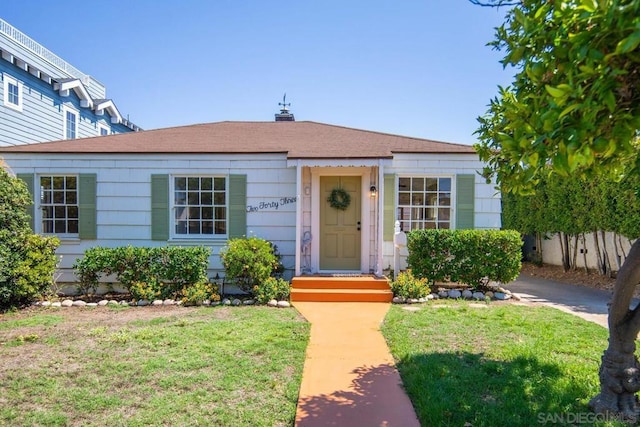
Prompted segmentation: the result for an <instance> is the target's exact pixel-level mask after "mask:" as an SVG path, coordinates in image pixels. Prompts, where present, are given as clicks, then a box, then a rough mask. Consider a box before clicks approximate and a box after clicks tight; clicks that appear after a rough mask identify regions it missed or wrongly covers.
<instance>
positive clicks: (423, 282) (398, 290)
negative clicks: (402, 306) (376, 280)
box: [391, 270, 431, 299]
mask: <svg viewBox="0 0 640 427" xmlns="http://www.w3.org/2000/svg"><path fill="white" fill-rule="evenodd" d="M391 291H392V292H393V295H394V296H396V297H402V298H414V299H417V298H424V297H426V296H427V295H428V294H429V293H430V292H431V288H429V282H428V281H427V279H426V278H420V279H419V278H417V277H414V276H413V274H412V273H411V270H407V271H403V272H401V273H399V274H398V277H397V278H396V280H394V281H393V282H391Z"/></svg>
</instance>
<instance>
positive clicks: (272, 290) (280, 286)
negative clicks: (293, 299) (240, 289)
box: [253, 277, 291, 304]
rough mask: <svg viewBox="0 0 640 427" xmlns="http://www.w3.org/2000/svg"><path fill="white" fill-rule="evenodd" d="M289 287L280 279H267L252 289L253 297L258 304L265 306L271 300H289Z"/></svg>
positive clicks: (287, 283)
mask: <svg viewBox="0 0 640 427" xmlns="http://www.w3.org/2000/svg"><path fill="white" fill-rule="evenodd" d="M290 293H291V285H289V282H287V281H286V280H284V279H282V278H275V277H268V278H267V279H266V280H265V281H264V282H261V283H260V284H258V285H255V286H254V287H253V296H254V297H255V299H256V301H258V302H259V303H260V304H266V303H267V302H269V301H271V300H272V299H275V300H278V301H283V300H289V294H290Z"/></svg>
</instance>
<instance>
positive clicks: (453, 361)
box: [382, 302, 608, 427]
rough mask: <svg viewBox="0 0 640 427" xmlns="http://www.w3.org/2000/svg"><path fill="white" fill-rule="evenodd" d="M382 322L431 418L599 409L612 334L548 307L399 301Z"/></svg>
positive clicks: (415, 397)
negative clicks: (594, 400) (595, 400)
mask: <svg viewBox="0 0 640 427" xmlns="http://www.w3.org/2000/svg"><path fill="white" fill-rule="evenodd" d="M382 330H383V334H384V335H385V337H386V339H387V342H388V344H389V346H390V349H391V352H392V353H393V355H394V358H395V359H396V363H397V366H398V370H399V371H400V375H401V376H402V380H403V383H404V386H405V389H406V390H407V393H408V395H409V397H410V399H411V401H412V402H413V405H414V408H415V409H416V413H417V415H418V418H419V420H420V422H421V424H422V425H424V426H436V425H437V426H462V425H469V424H470V425H473V426H474V427H478V426H497V425H509V426H531V425H537V424H540V423H542V424H544V423H545V422H546V421H549V420H552V419H554V420H558V419H559V418H553V417H562V416H564V420H565V421H566V420H569V422H570V423H571V421H570V419H571V418H570V417H571V416H573V415H574V414H583V415H585V414H587V413H589V412H590V411H589V409H588V407H587V404H588V401H589V399H590V398H591V397H593V396H595V395H596V394H597V392H598V388H599V382H598V368H599V364H600V357H601V355H602V352H603V350H604V349H605V348H606V346H607V336H608V333H607V330H606V329H605V328H603V327H601V326H598V325H596V324H594V323H590V322H587V321H584V320H582V319H580V318H578V317H576V316H572V315H570V314H566V313H564V312H561V311H559V310H555V309H552V308H548V307H532V306H519V305H513V304H490V305H488V306H487V307H485V308H483V307H473V306H469V303H467V302H445V303H443V304H440V302H438V305H437V306H436V304H431V305H425V306H423V308H422V309H421V310H418V311H413V312H410V311H407V310H403V309H402V307H401V306H393V307H392V308H391V310H390V311H389V313H388V315H387V317H386V319H385V322H384V324H383V327H382ZM574 419H575V418H574ZM556 422H557V421H556ZM466 423H469V424H466Z"/></svg>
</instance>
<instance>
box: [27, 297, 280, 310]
mask: <svg viewBox="0 0 640 427" xmlns="http://www.w3.org/2000/svg"><path fill="white" fill-rule="evenodd" d="M255 304H256V301H255V300H251V299H249V300H244V301H242V300H240V299H238V298H235V299H233V300H231V299H229V298H224V299H223V300H222V301H208V300H207V301H203V302H202V303H201V304H193V305H197V306H216V305H231V306H239V305H255ZM33 305H34V306H38V307H106V306H111V307H113V306H122V307H144V306H183V305H185V304H184V303H183V302H182V301H180V300H178V301H176V300H172V299H166V300H154V301H148V300H139V301H135V300H131V301H116V300H106V299H104V300H101V301H98V302H86V301H83V300H81V299H76V300H72V299H65V300H62V301H53V302H52V301H39V302H36V303H34V304H33ZM266 305H267V306H269V307H280V308H285V307H290V306H291V304H290V303H289V301H276V300H271V301H269V302H268V303H267V304H266Z"/></svg>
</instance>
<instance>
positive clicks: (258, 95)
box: [0, 0, 512, 144]
mask: <svg viewBox="0 0 640 427" xmlns="http://www.w3.org/2000/svg"><path fill="white" fill-rule="evenodd" d="M505 12H506V10H505V9H500V10H496V9H493V8H483V7H478V6H473V5H471V4H470V3H469V2H468V1H467V0H421V1H418V0H403V1H395V2H393V1H390V0H389V1H381V0H367V1H364V0H342V1H336V0H316V1H313V0H298V1H281V2H277V1H264V0H262V1H259V0H183V1H166V0H129V1H121V0H110V1H107V2H94V1H86V0H59V1H55V2H53V1H42V0H2V8H1V9H0V17H2V18H3V19H5V20H6V21H7V22H9V23H10V24H12V25H13V26H15V27H17V28H18V29H19V30H21V31H22V32H24V33H26V34H27V35H28V36H30V37H32V38H33V39H35V40H36V41H37V42H39V43H40V44H42V45H44V46H45V47H47V48H48V49H49V50H51V51H53V52H54V53H56V54H57V55H58V56H60V57H62V58H63V59H65V60H66V61H68V62H69V63H71V64H72V65H74V66H75V67H77V68H78V69H80V70H81V71H82V72H84V73H86V74H90V75H92V76H93V77H95V78H96V79H98V80H99V81H101V82H102V83H104V84H105V85H106V87H107V95H108V97H109V98H111V99H113V100H114V101H115V103H116V105H117V107H118V109H119V110H120V112H121V113H122V114H123V115H124V116H125V117H126V116H127V115H128V116H129V118H130V120H131V121H132V122H134V123H136V124H137V125H139V126H141V127H142V128H144V129H152V128H161V127H170V126H179V125H185V124H194V123H206V122H217V121H225V120H246V121H272V120H273V118H274V114H275V113H277V112H278V102H280V101H281V100H282V96H283V94H284V93H285V92H286V94H287V102H291V107H290V108H291V111H292V112H293V113H294V114H295V117H296V120H311V121H316V122H322V123H330V124H335V125H342V126H348V127H354V128H360V129H368V130H374V131H380V132H387V133H393V134H400V135H408V136H415V137H420V138H429V139H435V140H441V141H449V142H459V143H464V144H473V143H474V142H475V140H476V139H475V137H474V136H473V135H472V133H473V132H474V131H475V129H476V128H477V121H476V118H477V117H478V116H479V115H482V114H483V113H484V112H485V111H486V109H487V104H488V103H489V100H490V99H491V98H492V97H494V96H495V95H496V93H497V86H498V85H506V84H508V83H509V82H510V80H511V75H512V73H511V72H510V71H509V70H506V71H505V70H503V69H502V65H501V64H500V63H499V62H498V61H499V60H500V58H501V55H500V53H499V52H494V51H492V50H491V48H489V47H487V46H486V43H488V42H489V41H491V40H492V38H493V33H494V27H496V26H498V25H499V24H500V23H501V22H502V19H503V16H504V13H505Z"/></svg>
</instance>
